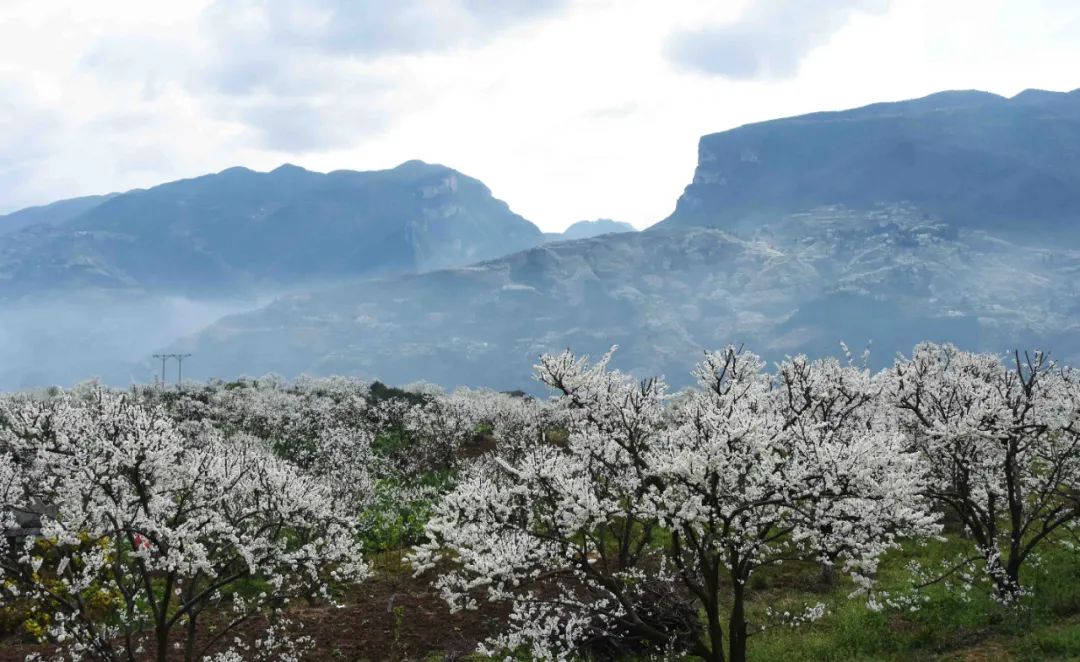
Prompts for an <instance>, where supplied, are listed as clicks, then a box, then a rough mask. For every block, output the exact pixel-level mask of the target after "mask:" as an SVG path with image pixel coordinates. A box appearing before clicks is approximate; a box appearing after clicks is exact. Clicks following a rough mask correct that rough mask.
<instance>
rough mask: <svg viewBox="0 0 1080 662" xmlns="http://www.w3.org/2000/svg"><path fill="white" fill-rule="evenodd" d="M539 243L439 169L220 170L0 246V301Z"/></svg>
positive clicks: (233, 280) (372, 265)
mask: <svg viewBox="0 0 1080 662" xmlns="http://www.w3.org/2000/svg"><path fill="white" fill-rule="evenodd" d="M541 241H542V237H541V233H540V231H539V230H538V229H537V228H536V226H534V225H533V224H531V223H529V222H528V221H526V220H525V219H523V218H521V217H520V216H518V215H517V214H514V213H513V212H512V211H510V209H509V207H508V206H507V205H506V203H504V202H502V201H500V200H497V199H495V198H494V197H492V196H491V192H490V191H489V190H488V188H487V187H486V186H484V185H483V184H482V183H481V182H479V181H477V180H475V179H473V178H471V177H467V176H465V175H462V174H461V173H459V172H457V171H455V170H452V169H450V168H446V167H444V166H439V165H429V164H426V163H422V162H419V161H410V162H407V163H404V164H402V165H400V166H398V167H396V168H393V169H391V170H383V171H375V172H353V171H337V172H331V173H327V174H321V173H315V172H309V171H307V170H304V169H302V168H298V167H295V166H282V167H281V168H278V169H276V170H274V171H272V172H269V173H258V172H253V171H251V170H247V169H244V168H231V169H229V170H225V171H223V172H221V173H218V174H215V175H206V176H203V177H198V178H195V179H188V180H182V181H177V182H172V183H169V184H163V185H161V186H156V187H154V188H150V189H146V190H139V191H132V192H129V193H125V194H122V195H118V196H116V197H114V198H112V199H110V200H108V201H106V202H104V203H102V204H100V205H97V206H95V207H93V208H91V209H88V210H87V211H85V212H84V213H82V214H79V215H77V216H75V217H73V218H71V219H69V220H67V221H66V222H65V223H63V224H62V225H60V226H58V227H30V228H27V229H26V230H24V231H23V232H20V233H18V234H17V235H13V236H12V237H11V238H10V241H8V242H6V243H5V244H4V245H2V246H0V297H13V296H19V295H23V294H27V293H36V292H40V291H57V290H59V291H63V290H70V289H73V288H81V287H94V288H110V289H116V288H119V289H128V290H143V291H154V292H169V293H185V294H195V295H204V296H220V295H222V293H228V292H232V291H241V292H243V291H254V290H259V289H267V290H273V289H275V288H281V287H294V286H297V285H299V284H305V283H308V284H310V283H316V282H327V281H329V282H335V281H338V280H340V279H342V278H351V277H356V276H366V275H372V274H385V273H403V272H411V271H416V270H423V269H430V268H438V267H445V266H453V265H460V264H466V263H469V262H474V261H477V260H481V259H485V258H491V257H495V256H498V255H503V254H506V253H509V252H513V251H515V250H520V249H522V248H526V247H529V246H533V245H536V244H538V243H540V242H541Z"/></svg>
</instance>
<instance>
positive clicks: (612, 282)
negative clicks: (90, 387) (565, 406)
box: [0, 90, 1080, 391]
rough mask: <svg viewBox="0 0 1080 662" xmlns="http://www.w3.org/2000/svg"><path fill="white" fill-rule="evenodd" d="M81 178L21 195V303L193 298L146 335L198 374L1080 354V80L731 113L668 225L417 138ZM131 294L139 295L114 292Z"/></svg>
mask: <svg viewBox="0 0 1080 662" xmlns="http://www.w3.org/2000/svg"><path fill="white" fill-rule="evenodd" d="M80 200H83V201H84V202H80V201H79V200H76V201H68V202H66V203H58V205H54V206H49V207H44V208H39V210H38V211H33V210H28V211H24V212H16V214H12V215H9V216H7V217H0V299H7V300H8V301H9V302H11V303H9V308H8V311H9V312H7V313H5V309H4V308H3V305H0V318H3V317H4V316H5V314H7V319H8V321H15V322H17V321H18V320H19V319H24V318H25V319H31V318H33V315H29V314H27V309H26V306H31V305H33V303H34V302H37V301H39V300H40V299H42V298H43V297H46V296H49V297H60V299H59V300H64V299H63V297H72V296H75V294H73V293H79V294H78V296H79V297H82V299H80V300H84V299H85V296H86V294H85V293H87V292H91V293H93V296H94V297H97V299H94V301H95V303H94V304H90V305H88V304H83V305H84V306H85V307H87V308H90V309H93V310H95V311H98V315H97V317H98V318H101V319H97V320H92V323H90V322H88V323H89V324H90V327H92V329H96V331H94V333H91V332H90V331H87V330H86V329H84V326H85V325H84V326H80V324H82V323H83V322H84V321H85V320H83V318H82V317H80V318H78V319H76V320H74V321H72V322H71V323H70V324H68V325H67V327H65V328H71V329H76V330H77V332H78V333H81V334H82V335H81V336H79V337H80V338H81V341H80V343H79V346H80V347H83V348H85V347H86V346H87V345H92V344H93V343H94V342H100V339H101V338H103V337H109V338H114V336H112V335H110V334H111V333H113V332H114V331H115V329H116V328H117V327H118V326H122V325H123V323H122V322H120V321H119V320H126V321H127V322H130V323H131V325H132V326H136V327H137V326H139V325H140V324H142V325H143V326H146V324H147V323H146V322H145V320H146V319H147V318H148V316H158V317H161V318H162V319H165V318H168V319H172V320H183V321H184V323H183V324H177V323H175V322H173V323H170V324H171V326H168V328H167V330H168V331H169V332H168V333H166V332H164V331H163V329H162V328H159V327H160V325H159V326H158V327H153V328H150V327H146V328H145V329H143V331H144V332H145V333H143V334H142V336H140V337H142V338H144V339H145V338H150V337H151V336H152V338H153V342H155V343H157V344H155V345H153V346H152V347H153V348H157V349H160V348H164V349H166V350H168V351H185V352H190V353H192V354H193V358H192V359H190V360H189V361H187V362H185V364H184V370H185V375H189V376H191V377H211V376H217V377H223V378H230V377H234V376H236V375H238V374H242V373H246V374H262V373H265V372H270V371H274V372H280V373H282V374H285V375H289V376H291V375H296V374H299V373H304V372H306V373H311V374H330V373H346V374H358V375H360V376H362V377H365V378H378V379H382V380H384V381H387V382H391V383H406V382H411V381H415V380H427V381H432V382H436V383H439V384H442V385H444V386H455V385H459V384H462V385H473V386H479V385H485V386H490V387H494V388H505V389H511V388H526V389H527V390H533V391H535V390H536V388H535V385H532V383H531V380H530V378H529V375H530V372H531V366H532V364H533V363H534V362H535V359H536V358H537V356H538V355H539V354H540V353H541V352H545V351H558V350H561V349H563V348H566V347H570V348H572V349H573V350H575V351H577V352H583V353H589V354H593V355H596V354H599V353H602V352H604V351H606V350H607V349H609V348H610V347H611V346H612V345H615V344H617V345H619V347H620V349H619V351H618V353H617V354H616V359H615V364H616V365H617V366H618V367H621V368H624V369H627V370H631V371H633V372H634V373H635V374H639V375H641V376H648V375H655V374H664V375H666V376H667V377H668V379H669V380H670V381H672V382H673V383H675V384H676V385H680V384H685V383H686V382H687V381H688V379H689V369H690V367H691V366H692V364H693V363H694V362H695V360H696V358H697V356H699V355H700V352H701V351H702V350H703V349H708V348H716V347H719V346H722V345H725V344H727V343H736V344H745V345H746V346H748V347H749V348H751V349H754V350H755V351H758V352H760V353H762V354H764V355H765V356H766V357H767V358H770V359H776V358H780V357H782V356H783V355H785V354H791V353H796V352H806V353H809V354H812V355H820V354H836V353H837V352H838V351H839V348H840V343H841V341H845V342H846V343H847V344H848V345H849V346H850V347H851V348H852V350H854V351H860V350H862V349H863V348H864V347H868V348H869V349H870V360H871V362H872V363H873V364H874V365H883V364H885V363H888V362H890V361H891V359H892V357H893V355H894V354H895V353H896V352H898V351H900V352H909V351H910V350H911V347H912V345H914V344H915V343H916V342H918V341H921V340H927V339H929V340H940V341H951V342H956V343H958V344H960V345H963V346H965V347H968V348H972V349H980V350H992V351H1000V350H1006V349H1011V348H1013V347H1028V346H1033V345H1039V346H1042V347H1046V348H1049V349H1051V350H1052V351H1053V352H1054V355H1055V356H1057V357H1058V358H1059V359H1063V360H1067V361H1072V362H1077V361H1078V360H1080V333H1078V331H1080V234H1078V228H1080V224H1078V223H1080V91H1076V92H1071V93H1057V92H1045V91H1036V90H1029V91H1026V92H1023V93H1021V94H1019V95H1017V96H1015V97H1012V98H1004V97H1000V96H996V95H992V94H988V93H983V92H971V91H968V92H944V93H939V94H935V95H931V96H929V97H925V98H922V99H916V100H911V101H905V102H896V103H887V104H874V105H871V106H867V107H864V108H858V109H852V110H847V111H840V112H829V113H814V114H811V115H804V116H800V117H793V118H787V119H781V120H773V121H769V122H761V123H757V124H751V125H747V126H743V127H738V128H735V129H732V130H729V131H725V132H722V133H717V134H712V135H708V136H705V137H703V138H702V139H701V141H700V144H699V148H698V164H697V168H696V171H695V174H694V178H693V181H692V182H691V183H690V184H689V186H687V188H686V190H685V191H684V193H683V195H682V196H681V197H680V198H679V200H678V201H677V203H676V205H675V210H674V211H673V213H672V214H671V215H670V216H669V217H667V218H666V219H664V220H662V221H661V222H659V223H658V224H656V225H654V226H653V227H651V228H649V229H647V230H645V231H642V232H633V231H632V230H633V229H634V228H633V227H632V226H626V224H618V223H616V222H614V221H610V220H606V219H600V220H598V221H590V222H582V223H579V224H575V225H574V226H571V228H569V229H568V230H567V231H566V232H564V233H548V234H543V233H541V232H540V231H539V229H537V228H536V226H534V225H532V224H531V223H529V222H528V221H526V220H525V219H523V218H521V217H520V216H518V215H517V214H514V213H513V212H511V211H510V209H509V207H507V205H506V204H505V203H503V202H501V201H499V200H497V199H495V198H494V197H492V195H491V193H490V191H488V189H487V188H486V187H485V186H484V185H483V184H482V183H480V182H479V181H477V180H475V179H471V178H469V177H467V176H465V175H462V174H461V173H458V172H457V171H454V170H452V169H450V168H446V167H443V166H436V165H429V164H424V163H421V162H418V161H410V162H407V163H405V164H402V165H401V166H399V167H398V168H394V169H392V170H386V171H379V172H371V173H359V172H348V171H339V172H334V173H328V174H320V173H313V172H309V171H306V170H303V169H301V168H297V167H295V166H283V167H282V168H279V169H277V170H275V171H272V172H270V173H255V172H252V171H250V170H245V169H239V168H234V169H230V170H226V171H224V172H222V173H218V174H216V175H208V176H206V177H200V178H196V179H191V180H183V181H180V182H173V183H171V184H165V185H162V186H159V187H155V188H152V189H147V190H145V191H132V192H128V193H124V194H119V195H112V196H107V197H103V198H100V199H92V200H91V199H80ZM45 210H50V211H48V212H46V211H45ZM35 214H36V215H37V216H35ZM12 219H15V220H14V221H13V220H12ZM35 219H40V220H35ZM5 224H10V225H12V226H14V225H18V227H16V228H15V229H12V230H7V231H5V230H4V229H3V228H4V226H5ZM230 297H231V299H230ZM116 301H121V302H122V305H123V306H126V307H123V308H122V310H123V311H125V312H124V313H123V314H120V313H117V314H116V315H115V316H110V314H109V313H106V314H105V315H104V317H102V315H101V311H103V310H104V311H111V310H113V309H112V308H110V307H109V306H110V305H112V302H116ZM163 301H164V302H166V303H164V304H163V303H162V302H163ZM98 302H100V304H99V303H98ZM16 306H22V308H19V309H18V310H19V312H18V313H17V314H16V313H14V312H11V311H15V310H16ZM141 310H145V311H146V312H145V313H143V314H140V312H139V311H141ZM88 315H89V316H91V317H92V316H93V315H92V314H88ZM39 317H42V318H47V319H53V317H50V316H48V315H45V316H41V315H39ZM84 317H86V315H84ZM102 320H105V321H107V322H108V324H107V325H106V326H107V329H105V330H102V326H103V324H105V321H102ZM196 320H197V322H196ZM0 321H3V320H0ZM95 324H96V326H95ZM193 332H194V333H193ZM72 333H76V331H73V332H72ZM170 334H171V337H172V340H171V341H170V340H164V338H165V337H166V336H169V335H170ZM69 335H70V334H68V333H67V332H64V331H58V332H56V333H55V338H54V340H55V342H53V344H62V343H63V342H65V341H66V342H67V344H69V345H70V344H72V343H71V340H70V337H68V336H69ZM181 335H183V337H178V336H181ZM23 336H25V337H28V338H30V340H27V341H24V342H31V341H32V342H39V341H40V342H45V341H41V340H40V338H38V337H37V336H34V335H33V334H31V333H30V332H27V333H24V334H23ZM23 336H19V337H23ZM12 337H14V336H12ZM65 339H66V340H65ZM10 340H11V338H9V342H8V344H9V345H11V344H12V343H11V342H10ZM4 342H5V341H4V331H3V330H2V329H0V365H4V359H5V356H4V355H3V351H2V350H3V346H4ZM148 342H150V340H144V342H142V343H141V344H138V349H137V351H136V349H135V344H132V345H131V346H130V347H129V348H128V349H129V352H128V355H125V356H123V357H121V356H120V354H122V352H120V351H117V352H114V353H106V354H107V356H105V357H98V358H93V359H87V360H86V361H84V362H83V363H82V364H78V365H76V364H75V363H72V360H69V359H61V358H56V357H55V356H53V355H52V354H48V353H45V355H48V356H50V357H51V358H52V361H53V362H54V363H55V365H56V366H62V368H63V369H62V370H61V369H60V368H56V369H54V367H53V364H52V363H50V364H47V365H46V364H45V363H44V362H42V361H35V362H34V363H33V367H34V370H35V371H34V372H33V373H32V374H31V373H28V372H27V371H28V370H29V368H28V367H27V366H25V365H23V366H21V367H18V366H17V367H16V368H12V369H4V368H0V382H3V383H5V384H9V383H12V382H16V383H18V384H22V385H27V384H33V383H47V382H49V381H56V380H58V379H72V378H73V376H74V375H75V374H77V372H78V371H82V374H84V375H85V374H86V373H87V371H92V372H96V373H97V374H101V375H102V376H103V377H105V378H107V379H110V380H112V381H124V380H127V379H137V380H147V379H149V378H150V376H151V375H152V374H153V372H154V370H155V367H156V365H157V364H156V362H152V361H148V360H146V358H145V357H147V356H148V355H149V353H150V351H151V350H150V349H149V348H147V343H148ZM16 344H17V343H16ZM45 344H46V345H47V344H48V343H47V342H46V343H45ZM39 351H41V350H39V349H38V347H37V345H35V350H34V352H35V353H36V352H39ZM62 356H66V355H62ZM80 356H81V355H80ZM140 357H143V358H142V359H140ZM14 358H15V359H18V357H14ZM95 361H96V363H95ZM16 363H18V361H17V360H16ZM43 365H44V367H42V366H43ZM20 371H21V372H20Z"/></svg>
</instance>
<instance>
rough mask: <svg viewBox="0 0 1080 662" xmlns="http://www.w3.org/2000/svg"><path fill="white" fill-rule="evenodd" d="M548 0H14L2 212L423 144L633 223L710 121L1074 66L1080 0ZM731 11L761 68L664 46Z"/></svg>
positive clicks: (558, 216)
mask: <svg viewBox="0 0 1080 662" xmlns="http://www.w3.org/2000/svg"><path fill="white" fill-rule="evenodd" d="M548 4H550V6H548ZM548 4H545V5H544V6H542V7H540V10H541V11H532V8H533V7H534V3H532V2H526V1H525V0H516V1H514V2H509V3H507V2H504V1H501V0H428V1H426V2H421V1H420V0H407V1H404V2H400V3H391V2H366V3H353V2H346V1H345V0H340V1H337V2H333V1H331V0H319V1H318V2H316V3H311V2H305V3H300V2H299V0H278V1H276V2H273V3H268V2H259V3H256V2H253V1H249V0H220V1H219V2H214V3H209V2H199V1H194V2H182V3H168V4H165V3H145V2H137V1H136V0H99V1H98V2H93V3H82V2H75V1H74V0H70V1H68V2H63V1H61V0H5V1H4V2H3V3H0V125H2V126H0V209H4V208H7V209H11V208H13V207H17V206H24V205H27V204H33V203H41V202H47V201H51V200H55V199H59V198H61V197H71V196H74V195H82V194H88V193H101V192H106V191H112V190H118V189H126V188H131V187H136V186H147V185H152V184H155V183H159V182H161V181H166V180H169V179H175V178H178V177H182V176H191V175H197V174H202V173H205V172H211V171H216V170H221V169H224V168H226V167H229V166H232V165H246V166H249V167H254V168H258V169H270V168H273V167H275V166H277V165H279V164H280V163H282V162H285V161H290V162H295V163H299V164H301V165H304V166H306V167H309V168H313V169H319V170H333V169H338V168H352V169H371V168H382V167H392V166H394V165H396V164H398V163H400V162H402V161H405V160H408V159H412V158H421V159H424V160H428V161H435V162H441V163H445V164H447V165H450V166H453V167H455V168H458V169H460V170H462V171H464V172H466V173H468V174H470V175H473V176H475V177H478V178H480V179H482V180H483V181H484V182H485V183H487V184H488V185H489V186H490V187H491V188H492V190H493V191H494V193H495V194H496V195H497V196H499V197H501V198H503V199H504V200H506V201H508V202H509V203H510V205H511V206H512V207H513V208H514V209H515V211H518V212H519V213H521V214H522V215H524V216H525V217H526V218H529V219H530V220H533V221H534V222H537V223H538V224H539V225H541V227H543V228H544V229H552V230H554V229H560V228H562V227H565V226H566V225H568V224H569V223H571V222H572V221H576V220H579V219H583V218H596V217H610V218H615V219H618V220H626V221H630V222H632V223H634V224H636V225H638V226H639V227H643V226H645V225H648V224H650V223H652V222H655V221H656V220H659V219H660V218H662V217H664V216H665V215H666V214H667V213H669V212H670V211H671V209H672V208H673V206H674V203H675V199H676V197H677V196H678V194H679V193H680V192H681V190H682V188H683V186H685V185H686V184H687V183H689V181H690V179H691V175H692V172H693V167H694V161H695V158H696V144H697V139H698V138H699V137H700V136H701V135H702V134H705V133H711V132H715V131H720V130H724V129H727V128H731V127H733V126H736V125H738V124H742V123H746V122H751V121H756V120H763V119H770V118H773V117H779V116H785V115H793V114H798V113H803V112H810V111H814V110H825V109H836V108H843V107H849V106H854V105H861V104H865V103H870V102H873V101H885V100H895V99H902V98H909V97H913V96H920V95H923V94H928V93H930V92H934V91H937V90H941V89H949V88H973V87H974V88H982V89H987V90H990V91H993V92H998V93H1002V94H1014V93H1016V92H1017V91H1019V90H1020V89H1023V88H1025V87H1045V88H1050V89H1071V88H1075V87H1078V86H1080V78H1077V77H1076V74H1075V72H1074V69H1075V66H1070V65H1072V64H1073V63H1075V62H1077V61H1078V60H1080V43H1077V42H1076V41H1075V40H1073V39H1071V36H1072V34H1073V33H1072V32H1070V31H1069V30H1068V29H1067V27H1066V26H1069V25H1072V26H1075V25H1076V24H1077V23H1076V21H1077V19H1078V17H1080V8H1076V6H1075V5H1073V4H1072V3H1066V2H1063V1H1062V0H1056V1H1051V0H1046V1H1045V2H1038V1H1025V0H955V1H954V2H949V3H940V2H935V1H934V0H893V2H892V3H891V4H890V5H889V7H888V8H887V11H866V9H875V8H876V9H879V10H880V9H881V7H875V6H873V5H872V4H871V5H865V4H863V5H860V6H859V7H860V8H858V9H856V10H852V7H853V6H854V5H853V4H852V3H850V2H847V3H844V7H846V9H845V10H844V11H842V12H841V11H839V10H835V11H833V10H830V11H828V12H824V13H821V12H820V11H816V12H809V13H808V11H807V9H806V8H807V7H810V8H820V7H822V6H824V5H827V4H828V3H809V2H805V3H796V2H789V3H788V4H786V5H780V4H778V2H777V0H758V1H756V2H747V1H745V0H744V1H743V2H731V3H716V2H714V1H712V0H671V1H670V2H665V3H658V2H655V1H653V0H576V1H574V2H569V1H568V2H567V4H566V5H565V6H562V5H561V4H560V3H548ZM829 6H832V5H829ZM312 7H314V8H315V9H312ZM778 7H781V8H787V10H786V13H785V12H784V11H780V10H778V9H777V8H778ZM778 12H779V14H778ZM795 18H798V19H799V20H794V19H795ZM748 26H749V27H748ZM721 28H722V29H723V30H727V31H728V34H729V36H730V34H734V33H732V32H731V31H732V30H736V29H738V30H741V32H739V34H741V35H743V37H742V38H744V39H749V38H750V37H748V36H747V35H750V36H754V35H761V34H765V35H767V36H768V39H765V41H764V42H762V41H761V40H760V39H758V40H757V41H754V40H752V39H751V43H752V44H755V45H756V46H760V45H761V43H765V44H766V45H768V46H769V47H768V48H765V49H764V50H762V49H761V48H758V49H757V50H753V49H751V50H752V55H751V56H748V57H747V58H746V61H747V62H749V64H744V66H743V68H742V69H741V70H740V71H743V72H753V75H752V76H750V75H747V76H743V77H741V78H740V77H732V75H731V72H730V71H729V72H727V75H726V76H717V75H715V73H713V71H714V69H715V67H711V68H710V66H698V67H690V68H687V67H685V66H679V65H676V64H673V63H672V61H671V59H670V55H671V53H672V51H671V50H670V48H671V46H670V44H671V43H677V42H678V40H679V35H686V34H699V33H702V32H707V33H710V34H713V32H709V31H715V30H717V29H721ZM800 30H803V32H800ZM776 34H784V35H788V36H790V37H791V39H790V41H791V42H792V43H791V44H781V45H778V42H777V41H776V40H777V37H775V35H776ZM673 35H674V36H673ZM770 39H771V40H772V41H770ZM781 46H783V47H781ZM763 53H764V54H763ZM704 64H705V65H707V64H708V62H704ZM762 74H764V75H762Z"/></svg>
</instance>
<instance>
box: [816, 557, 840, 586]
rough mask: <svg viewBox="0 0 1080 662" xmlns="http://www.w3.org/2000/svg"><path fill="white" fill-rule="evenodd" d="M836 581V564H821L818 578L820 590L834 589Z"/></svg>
mask: <svg viewBox="0 0 1080 662" xmlns="http://www.w3.org/2000/svg"><path fill="white" fill-rule="evenodd" d="M837 581H838V580H837V574H836V564H835V563H822V564H821V577H820V578H819V582H820V583H821V586H822V588H836V584H837Z"/></svg>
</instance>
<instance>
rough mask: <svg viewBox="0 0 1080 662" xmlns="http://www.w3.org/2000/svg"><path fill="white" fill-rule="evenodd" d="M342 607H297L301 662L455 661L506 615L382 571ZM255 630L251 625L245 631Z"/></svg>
mask: <svg viewBox="0 0 1080 662" xmlns="http://www.w3.org/2000/svg"><path fill="white" fill-rule="evenodd" d="M344 602H345V606H344V607H340V608H337V607H324V606H319V607H297V608H296V609H295V610H294V611H293V613H292V617H293V619H294V620H295V621H297V622H299V623H302V624H303V632H304V634H306V635H310V636H312V637H313V638H314V639H315V642H316V644H315V648H314V650H312V651H311V652H310V654H309V655H308V656H307V658H306V659H308V660H313V661H318V662H321V661H323V660H327V661H338V660H342V661H349V662H353V661H356V662H363V661H370V662H376V661H381V660H458V659H461V658H463V657H465V656H467V655H468V654H469V653H471V652H473V651H474V650H476V645H477V644H478V643H479V642H480V641H482V640H483V639H485V638H486V637H487V636H489V635H490V634H491V633H492V632H493V631H494V629H493V628H494V625H495V624H496V623H497V621H498V620H499V619H500V618H502V617H504V616H505V610H504V609H502V608H499V607H495V606H489V605H482V606H481V608H480V609H479V610H478V611H470V612H458V613H456V614H451V613H450V610H449V609H448V608H447V606H446V604H445V603H444V602H443V601H442V599H441V598H439V596H438V594H437V593H436V592H435V590H434V589H433V588H431V586H430V585H429V584H428V583H427V581H426V580H425V579H424V578H414V577H412V576H411V575H410V574H409V572H408V571H406V570H404V569H391V570H387V569H385V568H384V569H382V570H381V571H380V572H379V574H378V575H377V576H376V577H375V578H373V579H371V580H369V581H367V582H365V583H364V584H362V585H359V586H357V587H356V588H355V589H354V590H353V591H352V593H351V594H349V595H347V596H346V599H345V601H344ZM257 627H258V624H257V623H251V624H249V626H248V629H249V630H253V629H255V628H257ZM34 652H37V653H46V654H47V653H48V652H49V649H48V648H47V647H42V646H35V645H32V644H29V643H26V642H25V641H20V640H19V639H18V638H17V637H10V638H8V639H7V640H6V641H5V640H0V662H16V661H21V660H23V659H24V658H25V657H26V655H27V654H29V653H34Z"/></svg>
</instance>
